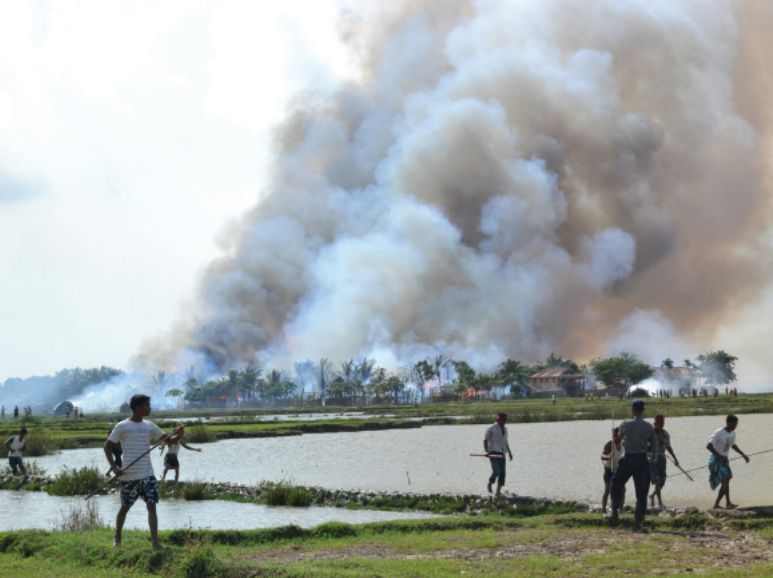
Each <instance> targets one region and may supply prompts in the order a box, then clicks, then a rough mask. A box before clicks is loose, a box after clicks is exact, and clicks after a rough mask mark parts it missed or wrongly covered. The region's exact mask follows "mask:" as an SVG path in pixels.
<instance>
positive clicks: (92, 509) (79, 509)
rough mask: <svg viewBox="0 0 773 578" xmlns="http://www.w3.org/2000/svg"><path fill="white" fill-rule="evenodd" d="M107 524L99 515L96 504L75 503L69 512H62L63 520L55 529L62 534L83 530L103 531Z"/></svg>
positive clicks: (71, 505)
mask: <svg viewBox="0 0 773 578" xmlns="http://www.w3.org/2000/svg"><path fill="white" fill-rule="evenodd" d="M104 528H107V524H105V521H104V520H103V519H102V517H101V516H100V515H99V508H98V507H97V503H96V502H85V505H82V503H81V502H75V503H72V504H70V509H69V510H68V511H67V512H61V520H59V522H58V523H57V524H56V526H55V527H54V529H55V530H58V531H60V532H80V531H83V530H101V529H104Z"/></svg>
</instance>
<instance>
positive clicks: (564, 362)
mask: <svg viewBox="0 0 773 578" xmlns="http://www.w3.org/2000/svg"><path fill="white" fill-rule="evenodd" d="M543 365H544V366H545V367H544V369H561V368H563V369H569V370H570V371H572V372H574V373H580V368H579V367H578V366H577V364H576V363H575V362H574V361H572V360H571V359H564V358H563V357H561V356H558V355H556V354H555V353H552V352H551V353H550V355H548V356H547V358H546V359H545V363H544V364H543ZM540 371H542V370H540ZM535 373H538V372H535Z"/></svg>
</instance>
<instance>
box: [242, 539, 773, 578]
mask: <svg viewBox="0 0 773 578" xmlns="http://www.w3.org/2000/svg"><path fill="white" fill-rule="evenodd" d="M514 534H515V533H514ZM648 541H653V542H655V543H656V544H657V547H658V548H660V549H661V551H662V552H663V554H664V558H667V557H669V554H671V557H673V556H674V555H678V557H679V559H680V560H681V559H683V560H684V562H685V564H686V566H681V565H680V568H679V569H678V570H676V569H674V570H671V569H664V570H662V571H660V572H658V570H656V569H654V570H653V569H650V570H649V572H650V573H654V574H658V573H661V574H671V573H676V572H684V571H685V570H687V571H690V572H695V573H696V574H700V573H702V572H706V571H710V570H714V569H716V568H718V567H722V568H736V567H744V566H747V565H758V564H763V563H773V548H771V542H773V541H771V540H768V539H765V538H761V537H759V536H756V535H755V534H754V533H753V532H735V531H728V532H723V533H716V532H714V533H710V532H698V531H696V532H689V531H686V532H685V531H652V532H645V533H634V532H631V531H630V530H624V529H619V530H611V531H583V532H572V531H568V530H567V531H566V532H559V533H558V534H557V535H556V534H552V535H551V537H550V539H549V540H540V541H535V542H527V543H524V542H523V541H522V540H517V539H515V536H514V539H513V544H512V545H508V546H504V547H503V546H498V547H494V548H481V547H475V548H470V547H466V546H463V545H461V546H459V547H454V545H453V544H449V546H451V547H449V548H447V549H439V550H436V551H430V552H427V551H422V552H413V553H411V552H405V550H404V549H403V548H397V547H395V546H392V545H390V544H384V543H383V542H377V541H368V542H364V541H357V542H355V543H353V544H352V545H351V547H346V546H344V547H341V548H337V549H333V550H314V549H306V548H304V547H303V546H297V545H296V546H287V547H280V548H272V549H268V550H262V551H259V552H245V553H244V554H243V559H244V560H249V561H250V562H257V563H261V562H262V563H267V562H273V563H292V562H309V561H321V560H345V559H349V558H392V559H403V560H410V559H463V560H467V561H470V562H476V561H483V560H487V561H490V560H491V559H492V558H499V559H512V558H526V557H531V556H554V557H557V558H560V559H563V560H573V559H580V558H583V557H585V556H587V555H590V554H597V555H603V554H613V553H616V554H619V553H620V552H621V551H624V550H625V548H626V547H627V546H635V545H642V544H643V543H646V542H648ZM664 566H668V564H664Z"/></svg>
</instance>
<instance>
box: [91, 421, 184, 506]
mask: <svg viewBox="0 0 773 578" xmlns="http://www.w3.org/2000/svg"><path fill="white" fill-rule="evenodd" d="M180 430H185V426H184V425H181V426H180V427H178V428H177V429H176V430H174V432H172V435H175V434H176V433H177V432H178V431H180ZM170 437H171V436H167V437H165V438H164V439H163V440H160V441H159V442H157V443H156V444H155V445H153V446H151V448H150V449H149V450H148V451H146V452H145V453H143V454H140V456H139V457H138V458H137V459H136V460H134V461H133V462H132V463H130V464H129V465H128V466H126V467H123V468H119V469H120V470H121V471H123V472H125V471H126V470H128V469H129V468H130V467H132V466H133V465H134V464H136V463H137V462H138V461H140V460H141V459H142V458H144V457H145V456H146V455H148V454H149V453H150V452H152V451H153V450H154V449H156V448H157V447H158V446H160V445H161V444H162V443H164V442H165V441H169V438H170ZM122 477H123V476H113V477H112V478H110V479H109V480H107V481H106V482H105V483H104V484H102V485H101V486H99V487H98V488H97V489H96V490H94V491H93V492H91V493H90V494H89V495H88V496H86V497H85V498H84V500H88V499H89V498H90V497H92V496H94V495H96V494H97V492H99V491H100V490H101V489H102V488H104V487H105V486H108V485H110V484H112V483H113V482H114V481H115V480H117V479H119V478H122Z"/></svg>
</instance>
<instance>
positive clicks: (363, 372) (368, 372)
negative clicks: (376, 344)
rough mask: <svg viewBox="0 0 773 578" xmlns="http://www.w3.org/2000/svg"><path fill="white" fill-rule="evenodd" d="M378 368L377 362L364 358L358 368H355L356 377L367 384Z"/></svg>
mask: <svg viewBox="0 0 773 578" xmlns="http://www.w3.org/2000/svg"><path fill="white" fill-rule="evenodd" d="M375 368H376V360H375V359H368V358H367V357H363V358H362V359H361V360H360V361H359V363H358V364H357V366H356V367H355V371H354V373H355V375H356V377H357V379H359V380H360V381H362V382H363V383H365V382H366V381H368V380H369V379H370V378H371V377H372V376H373V371H374V369H375Z"/></svg>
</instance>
